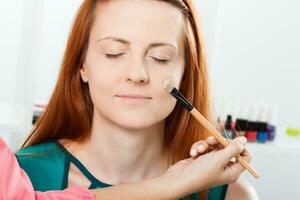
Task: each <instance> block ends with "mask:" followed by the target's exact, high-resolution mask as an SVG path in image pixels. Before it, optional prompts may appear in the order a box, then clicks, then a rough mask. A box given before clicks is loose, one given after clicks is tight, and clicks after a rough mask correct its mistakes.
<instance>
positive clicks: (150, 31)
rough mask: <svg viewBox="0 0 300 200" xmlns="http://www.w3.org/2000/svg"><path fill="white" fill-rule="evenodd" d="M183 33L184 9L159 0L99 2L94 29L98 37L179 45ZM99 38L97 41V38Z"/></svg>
mask: <svg viewBox="0 0 300 200" xmlns="http://www.w3.org/2000/svg"><path fill="white" fill-rule="evenodd" d="M182 33H183V17H182V13H181V12H180V10H179V9H178V8H176V7H174V6H172V5H171V4H169V3H166V2H162V1H157V0H109V1H104V2H100V3H98V5H97V7H96V17H95V22H94V26H93V30H92V34H93V35H94V36H95V37H98V38H99V37H107V36H115V37H122V38H125V39H128V40H136V41H140V42H142V41H144V42H147V41H146V40H149V42H150V41H153V40H155V41H159V42H170V43H178V41H179V40H180V38H181V37H182ZM95 39H96V38H95Z"/></svg>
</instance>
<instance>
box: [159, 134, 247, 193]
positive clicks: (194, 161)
mask: <svg viewBox="0 0 300 200" xmlns="http://www.w3.org/2000/svg"><path fill="white" fill-rule="evenodd" d="M246 143H247V140H246V138H245V137H238V138H235V139H234V140H232V141H231V142H230V143H229V144H228V146H227V147H226V148H223V149H221V145H220V144H219V143H218V142H217V141H216V139H215V138H213V137H209V138H207V139H206V140H201V141H199V142H197V143H195V144H194V145H193V146H192V147H191V151H190V154H191V156H192V157H191V158H188V159H185V160H181V161H179V162H177V163H175V164H174V165H172V166H171V167H170V168H169V169H168V170H167V172H166V173H165V175H166V176H168V175H172V176H174V175H175V176H179V177H180V176H181V180H182V181H180V183H179V184H181V186H180V187H179V188H184V189H185V190H184V193H186V194H190V193H193V192H199V191H201V190H204V189H207V188H211V187H214V186H216V185H222V184H229V183H233V182H235V181H236V180H237V179H238V178H239V176H240V174H241V173H242V172H243V171H244V168H243V167H242V166H241V164H240V163H238V162H232V161H231V160H232V159H233V158H234V157H235V156H237V155H238V154H240V155H241V156H242V157H243V158H244V159H245V160H247V161H250V160H251V155H250V153H249V152H248V151H246V150H245V145H246ZM194 150H196V151H197V152H196V153H197V154H195V153H193V152H194Z"/></svg>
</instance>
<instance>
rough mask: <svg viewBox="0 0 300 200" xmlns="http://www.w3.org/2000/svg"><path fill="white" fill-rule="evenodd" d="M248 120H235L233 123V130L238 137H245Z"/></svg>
mask: <svg viewBox="0 0 300 200" xmlns="http://www.w3.org/2000/svg"><path fill="white" fill-rule="evenodd" d="M247 125H248V120H245V119H237V120H236V122H235V127H234V129H235V130H236V131H237V134H238V135H239V136H246V130H247Z"/></svg>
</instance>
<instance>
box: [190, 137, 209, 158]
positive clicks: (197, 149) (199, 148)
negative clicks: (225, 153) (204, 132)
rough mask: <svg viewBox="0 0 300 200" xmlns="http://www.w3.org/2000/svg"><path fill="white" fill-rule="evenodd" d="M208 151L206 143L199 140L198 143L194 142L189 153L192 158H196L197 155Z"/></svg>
mask: <svg viewBox="0 0 300 200" xmlns="http://www.w3.org/2000/svg"><path fill="white" fill-rule="evenodd" d="M208 149H209V145H208V144H207V143H206V141H204V140H201V141H199V142H196V143H195V144H194V145H193V146H192V148H191V151H190V155H191V156H192V157H196V156H197V155H200V154H203V153H205V152H206V151H208Z"/></svg>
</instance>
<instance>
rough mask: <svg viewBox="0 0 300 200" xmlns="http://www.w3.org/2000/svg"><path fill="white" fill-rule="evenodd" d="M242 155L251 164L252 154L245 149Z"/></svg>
mask: <svg viewBox="0 0 300 200" xmlns="http://www.w3.org/2000/svg"><path fill="white" fill-rule="evenodd" d="M240 155H241V156H242V157H243V158H244V159H245V160H247V161H248V162H250V161H251V159H252V154H251V153H250V152H249V151H248V150H247V149H244V151H243V152H242V153H240Z"/></svg>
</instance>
